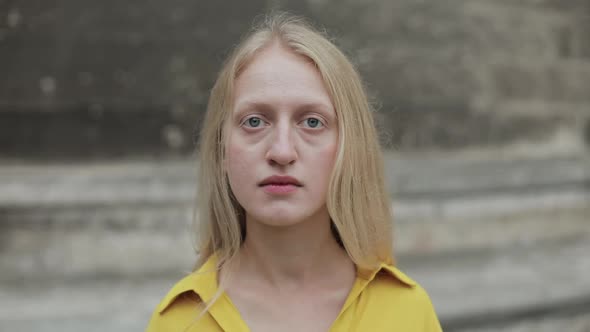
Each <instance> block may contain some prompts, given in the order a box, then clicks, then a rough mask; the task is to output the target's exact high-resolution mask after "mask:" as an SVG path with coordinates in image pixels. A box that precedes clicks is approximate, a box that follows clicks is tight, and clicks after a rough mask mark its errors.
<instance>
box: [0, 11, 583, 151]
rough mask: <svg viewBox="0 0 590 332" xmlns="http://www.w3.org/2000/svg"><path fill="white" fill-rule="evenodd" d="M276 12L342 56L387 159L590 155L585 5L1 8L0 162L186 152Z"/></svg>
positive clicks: (189, 149) (192, 145) (191, 146)
mask: <svg viewBox="0 0 590 332" xmlns="http://www.w3.org/2000/svg"><path fill="white" fill-rule="evenodd" d="M273 8H280V9H287V10H290V11H292V12H294V13H297V14H301V15H304V16H307V17H309V18H311V19H312V20H313V21H315V22H317V23H318V24H321V25H323V26H325V27H326V29H327V30H328V32H329V33H330V34H331V35H332V36H334V37H335V39H336V42H337V43H338V44H339V45H340V46H341V47H342V48H343V49H344V50H345V51H346V52H347V54H349V55H350V56H351V58H352V59H353V60H354V62H355V63H356V64H357V65H358V67H359V69H360V71H361V72H362V74H363V76H364V78H365V80H366V84H367V87H368V89H369V91H370V92H371V95H372V98H373V100H374V101H375V105H376V108H378V110H379V112H378V113H377V117H378V120H379V121H378V123H379V127H380V129H381V132H382V134H383V135H382V136H383V142H384V144H385V145H386V146H388V147H390V148H394V149H397V150H402V151H425V150H435V151H440V150H448V149H454V150H456V149H468V150H476V151H484V152H485V151H486V150H487V149H497V148H499V149H511V148H514V147H523V146H524V147H525V149H537V150H540V151H544V153H546V154H549V155H551V154H554V153H564V151H565V152H566V153H580V152H585V151H588V150H587V147H588V146H589V145H590V38H589V37H588V36H589V34H590V0H570V1H558V0H519V1H508V0H501V1H493V2H492V1H485V0H445V1H433V0H431V1H416V0H398V1H386V0H348V1H336V0H314V1H304V2H302V1H293V0H280V1H278V0H277V1H270V0H267V1H261V0H258V1H248V2H237V1H236V2H234V3H233V4H230V3H228V2H206V1H204V2H196V1H187V0H169V1H161V0H153V1H147V2H146V1H138V0H134V1H126V2H120V1H113V0H105V1H100V2H96V1H88V0H77V1H73V0H63V1H59V2H46V1H43V2H36V1H30V0H29V1H26V0H16V1H10V2H8V3H3V4H0V73H2V75H0V158H2V159H17V160H22V159H41V160H47V159H49V160H55V159H57V160H64V159H72V158H74V159H104V158H136V157H138V158H143V157H158V158H160V157H170V156H179V155H186V154H189V153H190V152H191V151H192V150H193V148H194V142H195V140H196V139H197V135H196V133H197V128H198V127H199V126H200V125H201V119H202V115H203V111H204V108H205V104H206V100H207V96H208V91H209V89H210V87H211V85H212V83H213V80H214V78H215V74H216V72H217V70H218V69H219V66H220V63H221V61H222V60H223V58H224V56H225V55H226V54H227V52H228V51H229V49H230V48H231V47H232V45H235V43H236V42H237V41H238V40H239V37H240V36H241V35H242V34H243V33H244V32H245V31H247V29H248V28H249V27H250V25H251V23H252V21H253V20H254V18H255V17H256V16H257V15H259V14H260V13H264V12H266V11H268V10H269V9H273Z"/></svg>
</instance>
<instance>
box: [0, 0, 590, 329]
mask: <svg viewBox="0 0 590 332" xmlns="http://www.w3.org/2000/svg"><path fill="white" fill-rule="evenodd" d="M271 9H284V10H289V11H291V12H292V13H295V14H299V15H303V16H306V17H308V18H309V19H311V20H312V21H314V22H316V23H318V24H319V25H321V26H324V27H325V28H326V29H327V31H328V32H329V33H330V34H331V35H332V36H333V37H334V38H335V41H336V43H337V44H338V45H339V46H340V47H341V48H342V49H343V50H345V52H346V53H347V54H348V55H349V56H350V57H351V59H353V61H354V62H355V63H356V64H357V66H358V68H359V70H360V71H361V73H362V75H363V77H364V79H365V81H366V85H367V87H368V90H369V91H370V93H371V99H372V100H373V102H374V104H375V105H376V108H377V109H378V112H377V113H376V117H377V123H378V126H379V129H380V133H381V137H382V143H383V146H384V147H385V148H386V166H387V172H388V174H387V175H388V185H389V188H390V190H391V192H392V193H393V202H392V203H393V206H394V210H395V219H396V231H395V238H396V252H397V253H396V255H397V257H398V260H399V265H400V267H401V268H402V269H403V270H404V271H406V272H407V273H408V274H409V275H410V276H412V277H413V278H414V279H416V280H417V281H419V282H420V283H421V284H422V285H423V286H424V287H425V288H426V289H427V290H428V292H429V294H430V296H431V298H432V301H433V303H434V305H435V307H436V310H437V312H438V314H439V317H440V319H441V321H442V324H443V327H444V329H445V331H574V332H582V331H585V332H587V331H590V277H589V276H590V0H567V1H566V0H510V1H509V0H497V1H486V0H444V1H435V0H430V1H426V0H422V1H418V0H395V1H389V0H364V1H361V0H347V1H342V0H340V1H336V0H313V1H311V0H308V1H294V0H275V1H273V0H266V1H262V0H252V1H234V2H228V1H195V0H192V1H187V0H167V1H163V0H148V1H138V0H129V1H114V0H103V1H89V0H75V1H73V0H44V1H33V0H0V330H1V331H142V330H143V329H144V328H145V326H146V324H147V321H148V319H149V316H150V314H151V312H152V311H153V310H154V308H155V306H156V304H157V303H158V301H159V300H160V299H161V298H162V297H163V296H164V294H165V293H166V292H167V291H168V289H169V288H170V287H171V286H172V284H173V283H174V282H175V281H177V280H178V279H180V278H181V277H182V276H183V275H184V274H185V273H187V272H188V271H190V269H191V267H192V263H193V262H194V260H195V257H194V254H193V250H192V245H191V235H190V229H189V228H188V225H189V223H190V220H191V215H192V202H193V200H194V197H195V193H196V192H197V193H198V189H196V188H195V176H194V174H195V169H196V168H197V167H198V162H197V160H196V153H195V143H196V142H197V140H198V137H197V133H198V128H199V127H200V126H201V125H202V118H203V114H204V111H205V105H206V102H207V98H208V93H209V89H210V88H211V86H212V84H213V82H214V79H215V75H216V73H217V71H218V70H219V68H220V64H221V61H222V60H223V59H224V58H225V56H226V55H227V54H228V52H229V50H230V49H231V48H232V47H233V46H234V45H235V44H236V43H237V42H238V40H239V38H240V36H242V35H243V34H244V33H245V32H246V31H247V30H248V29H249V28H250V26H251V24H252V22H253V20H254V18H255V17H256V16H257V15H260V14H262V13H265V12H267V11H268V10H271Z"/></svg>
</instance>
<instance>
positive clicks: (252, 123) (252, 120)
mask: <svg viewBox="0 0 590 332" xmlns="http://www.w3.org/2000/svg"><path fill="white" fill-rule="evenodd" d="M246 123H247V124H248V126H249V127H253V128H256V127H258V126H259V125H260V124H261V123H262V120H261V119H260V118H258V117H255V116H253V117H251V118H249V119H248V120H246Z"/></svg>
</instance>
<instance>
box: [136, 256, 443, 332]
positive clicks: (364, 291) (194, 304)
mask: <svg viewBox="0 0 590 332" xmlns="http://www.w3.org/2000/svg"><path fill="white" fill-rule="evenodd" d="M216 263H217V262H216V257H215V255H212V256H211V257H210V258H209V259H208V260H207V262H206V263H205V264H203V266H202V267H201V268H200V269H199V270H198V271H197V272H193V273H192V274H190V275H188V276H187V277H185V278H184V279H182V280H180V281H179V282H178V283H177V284H176V285H174V287H172V289H171V290H170V292H168V294H167V295H166V296H165V297H164V299H163V300H162V302H160V304H159V305H158V306H157V308H156V310H155V311H154V313H153V315H152V318H151V320H150V322H149V325H148V327H147V331H148V332H159V331H166V332H176V331H179V332H182V331H193V332H200V331H207V332H217V331H219V332H247V331H249V329H248V326H246V323H245V322H244V320H243V319H242V318H241V317H240V313H239V312H238V310H237V309H236V308H235V306H234V305H233V304H232V302H231V301H230V299H229V297H228V296H227V295H226V294H225V293H222V296H221V297H220V298H219V299H218V300H217V301H216V302H215V303H214V304H213V306H212V307H211V308H210V309H209V312H208V313H205V314H204V315H203V316H202V317H201V318H200V319H198V320H197V319H196V318H197V316H198V315H199V313H200V312H201V310H202V308H203V304H202V301H201V300H203V301H205V302H206V301H209V300H210V299H211V298H212V297H213V296H214V295H215V293H216V291H217V271H216ZM342 331H347V332H348V331H370V332H379V331H403V332H414V331H416V332H418V331H420V332H436V331H442V329H441V327H440V324H439V322H438V319H437V317H436V314H435V311H434V308H433V306H432V303H431V302H430V298H429V297H428V294H427V293H426V291H425V290H424V289H423V288H422V287H420V285H418V284H417V283H416V282H415V281H413V280H412V279H410V278H409V277H408V276H406V275H405V274H404V273H403V272H401V271H400V270H398V269H397V268H395V267H393V266H391V265H387V264H381V266H380V267H379V268H378V269H376V270H374V271H363V270H358V269H357V278H356V280H355V283H354V285H353V287H352V289H351V291H350V293H349V295H348V298H347V299H346V301H345V303H344V306H343V307H342V310H341V311H340V314H339V315H338V317H337V318H336V320H335V321H334V323H333V324H332V327H331V328H330V332H342Z"/></svg>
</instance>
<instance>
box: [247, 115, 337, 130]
mask: <svg viewBox="0 0 590 332" xmlns="http://www.w3.org/2000/svg"><path fill="white" fill-rule="evenodd" d="M251 119H259V120H260V121H261V122H263V123H266V121H264V120H263V119H262V118H261V117H259V116H251V117H249V118H246V119H245V120H244V121H242V124H241V125H242V126H244V125H247V124H248V121H250V120H251ZM309 119H315V120H317V121H318V123H319V127H307V128H310V129H319V128H322V127H325V126H326V125H325V124H324V122H323V121H322V120H321V119H320V118H319V117H314V116H310V117H307V118H305V119H304V120H303V121H302V122H305V121H307V120H309ZM246 127H248V128H259V127H249V126H246Z"/></svg>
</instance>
